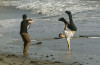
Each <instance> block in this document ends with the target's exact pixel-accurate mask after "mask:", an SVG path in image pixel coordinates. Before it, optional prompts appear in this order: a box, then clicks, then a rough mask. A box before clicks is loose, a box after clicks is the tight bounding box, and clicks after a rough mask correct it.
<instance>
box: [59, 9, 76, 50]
mask: <svg viewBox="0 0 100 65" xmlns="http://www.w3.org/2000/svg"><path fill="white" fill-rule="evenodd" d="M65 13H67V14H68V16H69V21H66V20H65V19H64V18H63V17H62V18H60V19H59V21H62V22H64V23H65V28H64V34H63V33H60V34H59V37H61V38H66V40H67V44H68V50H69V51H70V50H71V48H70V38H71V37H72V36H73V35H74V34H75V32H76V31H77V27H76V26H75V24H74V23H73V19H72V14H71V12H70V11H66V12H65ZM67 27H68V28H69V29H70V31H67Z"/></svg>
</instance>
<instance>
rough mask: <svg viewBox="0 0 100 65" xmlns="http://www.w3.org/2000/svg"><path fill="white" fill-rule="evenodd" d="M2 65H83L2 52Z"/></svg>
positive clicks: (0, 57) (0, 63) (0, 60)
mask: <svg viewBox="0 0 100 65" xmlns="http://www.w3.org/2000/svg"><path fill="white" fill-rule="evenodd" d="M0 65H83V64H79V63H77V62H73V63H72V64H64V63H62V62H57V61H55V62H50V61H43V60H36V59H30V58H27V56H17V55H15V54H9V53H7V54H0Z"/></svg>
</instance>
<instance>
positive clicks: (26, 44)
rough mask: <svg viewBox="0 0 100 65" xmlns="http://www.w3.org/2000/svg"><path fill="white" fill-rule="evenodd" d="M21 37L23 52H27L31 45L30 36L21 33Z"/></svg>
mask: <svg viewBox="0 0 100 65" xmlns="http://www.w3.org/2000/svg"><path fill="white" fill-rule="evenodd" d="M21 36H22V39H23V41H24V49H23V52H27V51H28V48H29V45H30V43H31V40H30V36H29V35H28V34H27V33H22V34H21Z"/></svg>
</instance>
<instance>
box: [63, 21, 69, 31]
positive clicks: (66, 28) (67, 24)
mask: <svg viewBox="0 0 100 65" xmlns="http://www.w3.org/2000/svg"><path fill="white" fill-rule="evenodd" d="M68 24H69V21H67V24H66V25H65V28H64V31H65V30H67V27H68Z"/></svg>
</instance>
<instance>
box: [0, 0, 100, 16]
mask: <svg viewBox="0 0 100 65" xmlns="http://www.w3.org/2000/svg"><path fill="white" fill-rule="evenodd" d="M0 6H15V7H16V8H18V9H23V10H30V11H31V12H32V13H33V14H45V15H48V16H52V15H53V16H55V15H56V16H57V15H62V14H64V11H65V10H70V11H72V12H73V13H76V12H82V11H87V10H93V9H97V8H99V6H100V4H99V3H98V2H96V1H80V0H70V1H69V0H49V1H47V0H41V1H40V0H18V1H17V0H14V1H11V0H6V1H1V2H0Z"/></svg>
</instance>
